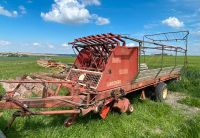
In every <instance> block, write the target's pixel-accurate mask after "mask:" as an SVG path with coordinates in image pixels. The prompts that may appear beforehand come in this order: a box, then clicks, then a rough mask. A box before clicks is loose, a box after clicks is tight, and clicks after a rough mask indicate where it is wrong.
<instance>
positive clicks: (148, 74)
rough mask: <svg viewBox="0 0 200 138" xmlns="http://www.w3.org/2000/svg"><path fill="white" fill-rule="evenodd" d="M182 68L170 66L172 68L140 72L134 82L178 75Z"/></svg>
mask: <svg viewBox="0 0 200 138" xmlns="http://www.w3.org/2000/svg"><path fill="white" fill-rule="evenodd" d="M182 67H183V66H176V67H174V66H172V67H165V68H157V69H147V70H141V71H140V73H139V74H138V76H137V79H136V80H135V82H140V81H144V80H148V79H156V78H157V77H161V76H165V75H170V74H172V73H173V74H176V73H177V74H179V73H180V72H181V69H182Z"/></svg>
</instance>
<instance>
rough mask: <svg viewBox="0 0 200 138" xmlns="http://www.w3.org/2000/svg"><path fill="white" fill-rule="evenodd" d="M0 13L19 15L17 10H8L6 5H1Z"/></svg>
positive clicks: (9, 15) (10, 15) (11, 15)
mask: <svg viewBox="0 0 200 138" xmlns="http://www.w3.org/2000/svg"><path fill="white" fill-rule="evenodd" d="M0 15H3V16H8V17H16V16H18V12H17V11H8V10H6V9H5V8H4V7H2V6H0Z"/></svg>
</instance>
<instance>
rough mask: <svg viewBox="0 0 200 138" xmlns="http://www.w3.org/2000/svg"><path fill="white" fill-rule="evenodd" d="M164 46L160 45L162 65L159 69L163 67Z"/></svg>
mask: <svg viewBox="0 0 200 138" xmlns="http://www.w3.org/2000/svg"><path fill="white" fill-rule="evenodd" d="M163 56H164V46H162V67H161V69H162V68H163V59H164V57H163Z"/></svg>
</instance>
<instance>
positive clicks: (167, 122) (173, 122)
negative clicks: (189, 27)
mask: <svg viewBox="0 0 200 138" xmlns="http://www.w3.org/2000/svg"><path fill="white" fill-rule="evenodd" d="M39 58H41V57H26V58H8V57H6V58H5V57H4V58H3V57H0V79H9V78H15V77H16V76H20V75H23V74H29V73H33V72H44V71H45V72H51V71H52V70H48V69H44V68H41V67H39V66H38V65H37V64H36V62H35V61H36V60H37V59H39ZM181 58H182V57H181ZM54 59H56V60H58V61H62V62H65V63H68V62H72V61H73V60H74V59H73V58H66V57H54ZM188 61H189V63H188V69H187V71H186V72H184V73H183V75H182V80H181V81H180V82H178V83H176V84H174V83H172V84H169V88H170V90H172V91H177V92H181V93H184V94H186V95H187V98H185V99H183V100H182V101H180V102H181V103H183V104H187V105H189V106H191V107H194V106H195V107H199V106H200V62H199V61H200V57H195V56H190V57H188ZM0 93H3V89H2V88H1V87H0ZM131 100H132V104H133V106H134V108H135V112H134V113H132V114H130V115H128V114H119V113H116V112H111V113H110V114H109V116H108V118H107V119H106V120H102V119H100V117H99V116H98V115H94V114H89V115H87V116H84V117H80V118H79V119H78V120H77V123H76V124H75V125H73V126H72V127H70V128H65V127H64V126H63V122H64V120H65V119H66V118H67V116H65V115H52V116H33V117H25V118H17V120H16V122H15V123H14V125H13V127H12V128H11V129H10V130H9V132H8V133H7V136H8V137H15V138H18V137H23V138H24V137H33V138H35V137H49V138H56V137H200V114H197V115H191V114H190V115H186V114H184V113H183V111H182V110H180V109H175V108H172V107H171V106H169V105H167V104H165V103H157V102H154V101H150V100H145V101H139V100H138V99H135V98H132V99H131ZM1 112H2V114H3V115H1ZM12 113H13V111H0V129H3V128H4V126H5V125H6V123H7V120H8V119H9V117H10V116H11V114H12Z"/></svg>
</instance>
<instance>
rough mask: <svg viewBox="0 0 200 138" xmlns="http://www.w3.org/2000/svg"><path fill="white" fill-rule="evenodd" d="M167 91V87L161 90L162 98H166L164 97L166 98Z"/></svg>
mask: <svg viewBox="0 0 200 138" xmlns="http://www.w3.org/2000/svg"><path fill="white" fill-rule="evenodd" d="M167 93H168V90H167V89H164V90H163V99H166V98H167Z"/></svg>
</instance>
